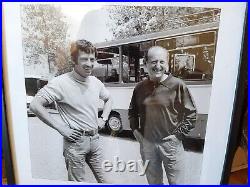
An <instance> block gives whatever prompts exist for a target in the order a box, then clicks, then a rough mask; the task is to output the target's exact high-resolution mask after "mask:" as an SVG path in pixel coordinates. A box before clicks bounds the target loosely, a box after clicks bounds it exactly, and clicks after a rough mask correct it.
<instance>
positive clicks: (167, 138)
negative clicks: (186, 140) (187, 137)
mask: <svg viewBox="0 0 250 187" xmlns="http://www.w3.org/2000/svg"><path fill="white" fill-rule="evenodd" d="M173 139H177V140H179V139H178V138H177V137H176V136H175V135H174V134H172V135H169V136H167V137H165V138H163V139H162V140H164V141H169V140H173Z"/></svg>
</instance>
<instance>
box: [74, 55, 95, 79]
mask: <svg viewBox="0 0 250 187" xmlns="http://www.w3.org/2000/svg"><path fill="white" fill-rule="evenodd" d="M95 61H96V59H95V53H85V52H84V51H79V54H78V63H77V64H76V65H75V70H76V71H77V72H78V73H79V74H80V75H81V76H82V77H88V76H90V75H91V73H92V70H93V67H94V63H95Z"/></svg>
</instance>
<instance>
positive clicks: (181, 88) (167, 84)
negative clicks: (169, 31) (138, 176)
mask: <svg viewBox="0 0 250 187" xmlns="http://www.w3.org/2000/svg"><path fill="white" fill-rule="evenodd" d="M146 58H147V59H146V63H147V64H146V66H147V69H148V73H149V79H148V80H144V81H142V82H140V83H139V84H138V85H137V86H136V87H135V89H134V92H133V96H132V99H131V103H130V107H129V119H130V127H131V129H132V130H133V133H134V136H135V137H136V139H137V140H138V141H139V143H140V148H141V156H142V159H143V160H144V161H146V160H148V161H149V165H148V168H147V170H146V176H147V180H148V183H149V184H163V171H162V163H163V165H164V168H165V171H166V175H167V178H168V181H169V184H183V183H184V182H185V177H184V176H185V175H184V172H185V171H184V168H185V167H184V164H185V162H184V148H183V144H182V139H183V137H184V136H185V135H186V134H188V133H189V131H190V130H191V129H193V128H194V124H195V121H196V107H195V104H194V102H193V99H192V97H191V95H190V92H189V90H188V88H187V86H186V85H185V83H184V82H183V81H182V80H181V79H178V78H176V77H174V76H172V75H171V74H170V73H168V71H169V65H168V58H169V54H168V51H167V50H166V49H165V48H162V47H159V46H154V47H151V48H150V49H149V51H148V55H147V57H146ZM166 72H167V73H166Z"/></svg>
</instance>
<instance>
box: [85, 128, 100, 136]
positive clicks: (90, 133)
mask: <svg viewBox="0 0 250 187" xmlns="http://www.w3.org/2000/svg"><path fill="white" fill-rule="evenodd" d="M81 132H82V135H84V136H95V135H96V134H97V133H98V129H95V130H91V131H85V130H81Z"/></svg>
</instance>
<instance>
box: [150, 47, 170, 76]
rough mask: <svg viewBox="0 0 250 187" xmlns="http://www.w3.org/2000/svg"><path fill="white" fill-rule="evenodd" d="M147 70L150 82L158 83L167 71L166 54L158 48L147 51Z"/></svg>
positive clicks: (164, 50) (165, 51) (162, 49)
mask: <svg viewBox="0 0 250 187" xmlns="http://www.w3.org/2000/svg"><path fill="white" fill-rule="evenodd" d="M146 65H147V69H148V73H149V77H150V79H151V80H155V81H159V80H161V78H162V77H163V76H164V73H165V72H168V71H169V66H168V52H167V50H166V49H164V48H162V47H158V46H154V47H151V48H150V49H149V50H148V60H147V64H146Z"/></svg>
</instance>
